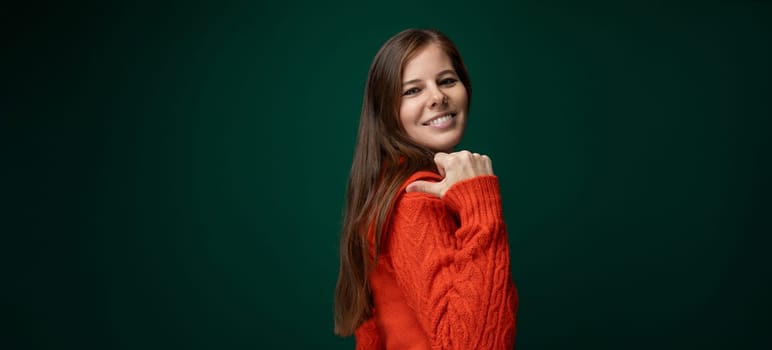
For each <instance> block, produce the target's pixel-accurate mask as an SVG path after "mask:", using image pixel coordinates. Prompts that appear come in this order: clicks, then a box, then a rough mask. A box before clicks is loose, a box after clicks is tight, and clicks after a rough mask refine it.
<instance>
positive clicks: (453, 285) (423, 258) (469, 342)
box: [388, 175, 517, 349]
mask: <svg viewBox="0 0 772 350" xmlns="http://www.w3.org/2000/svg"><path fill="white" fill-rule="evenodd" d="M453 212H457V213H458V219H459V220H458V221H459V222H458V223H457V222H456V219H455V218H454V216H453ZM390 231H391V232H390V234H389V238H388V246H389V248H388V249H389V252H390V254H389V255H390V259H391V262H392V264H393V266H394V271H395V275H396V276H395V277H396V279H397V283H398V284H399V285H400V287H401V289H402V290H403V292H404V293H405V297H406V298H407V300H408V304H409V305H410V306H411V307H412V308H413V310H415V312H416V316H417V318H418V319H419V322H420V324H421V326H422V328H423V330H424V331H425V332H426V334H428V335H429V340H430V343H431V345H432V348H442V349H449V348H453V349H503V348H507V349H511V348H512V347H513V345H514V334H515V312H516V308H517V295H516V291H515V288H514V284H513V283H512V278H511V275H510V266H509V243H508V240H507V233H506V228H505V225H504V221H503V216H502V213H501V199H500V195H499V185H498V179H497V178H496V177H495V176H492V175H485V176H477V177H474V178H471V179H467V180H463V181H460V182H457V183H456V184H454V185H453V186H452V187H450V189H448V190H447V192H446V193H445V195H444V196H442V198H439V197H436V196H432V195H429V194H426V193H421V192H409V193H405V194H403V195H402V197H401V198H400V199H399V201H398V202H397V204H396V207H395V209H394V215H393V219H392V226H391V230H390Z"/></svg>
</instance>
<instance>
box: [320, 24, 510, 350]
mask: <svg viewBox="0 0 772 350" xmlns="http://www.w3.org/2000/svg"><path fill="white" fill-rule="evenodd" d="M470 97H471V85H470V82H469V76H468V74H467V71H466V68H465V66H464V63H463V62H462V60H461V56H460V55H459V53H458V50H457V49H456V47H455V46H454V45H453V43H452V42H451V41H450V39H448V38H447V37H446V36H444V35H443V34H442V33H440V32H437V31H435V30H415V29H408V30H405V31H403V32H401V33H399V34H397V35H396V36H394V37H392V38H391V39H389V40H388V41H387V42H386V43H385V44H384V45H383V47H381V49H380V50H379V51H378V53H377V54H376V56H375V59H374V61H373V63H372V65H371V67H370V72H369V76H368V80H367V84H366V86H365V95H364V101H363V103H362V114H361V117H360V123H359V131H358V136H357V143H356V147H355V152H354V160H353V164H352V166H351V173H350V175H349V184H348V197H347V203H346V210H345V214H344V221H343V231H342V234H341V243H340V272H339V276H338V283H337V287H336V295H335V333H336V334H338V335H340V336H349V335H352V334H355V335H356V340H357V349H429V348H431V349H438V348H441V349H450V348H453V349H511V348H513V346H514V336H515V314H516V311H517V301H518V300H517V293H516V290H515V286H514V284H513V282H512V278H511V274H510V267H509V243H508V241H507V233H506V229H505V226H504V221H503V217H502V211H501V201H500V194H499V186H498V180H497V178H496V177H495V176H494V175H493V170H492V166H491V161H490V159H489V158H488V157H487V156H485V155H480V154H477V153H470V152H467V151H461V152H455V153H451V152H453V148H454V147H455V146H456V145H457V144H458V143H459V142H460V140H461V137H462V136H463V134H464V129H465V128H466V122H467V119H468V110H469V101H470Z"/></svg>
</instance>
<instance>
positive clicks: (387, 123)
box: [335, 29, 472, 336]
mask: <svg viewBox="0 0 772 350" xmlns="http://www.w3.org/2000/svg"><path fill="white" fill-rule="evenodd" d="M429 44H437V45H438V46H439V47H441V48H442V49H443V50H444V51H445V53H446V54H447V55H448V57H449V58H450V61H451V62H452V64H453V69H455V71H456V74H457V75H458V78H459V80H460V81H461V83H463V84H464V87H465V88H466V91H467V95H468V96H469V100H470V101H471V97H472V89H471V84H470V81H469V74H468V73H467V70H466V67H465V66H464V63H463V61H462V60H461V55H460V54H459V52H458V49H457V48H456V46H455V45H454V44H453V42H451V41H450V39H449V38H448V37H446V36H445V35H443V34H442V33H440V32H439V31H436V30H433V29H407V30H404V31H402V32H400V33H398V34H397V35H395V36H393V37H392V38H391V39H389V40H388V41H386V43H385V44H383V46H382V47H381V49H380V50H379V51H378V53H377V54H376V55H375V59H373V63H372V65H371V66H370V72H369V74H368V78H367V83H366V85H365V93H364V98H363V101H362V113H361V115H360V119H359V131H358V133H357V142H356V146H355V148H354V160H353V162H352V164H351V172H350V173H349V180H348V196H347V197H346V207H345V211H344V217H343V229H342V232H341V237H340V271H339V273H338V283H337V286H336V288H335V334H337V335H340V336H349V335H352V334H353V333H354V331H355V330H356V329H357V327H359V325H361V324H362V322H364V321H365V320H367V319H368V318H370V317H371V316H372V311H371V310H372V297H371V294H370V285H369V283H368V281H367V276H368V274H369V273H370V272H371V271H372V269H373V268H374V267H375V259H376V257H377V255H378V250H379V245H380V244H379V243H380V242H381V236H382V234H383V232H384V231H385V230H386V229H385V227H384V225H386V224H387V223H388V221H387V220H388V216H389V212H390V210H391V208H392V206H393V204H394V203H393V202H394V198H395V196H396V194H397V191H398V190H399V188H400V185H401V184H402V183H403V182H404V181H406V180H407V178H408V177H409V176H410V175H411V174H413V173H414V172H416V171H419V170H434V171H436V166H435V164H434V161H433V158H434V151H432V150H430V149H428V148H426V147H422V146H420V145H417V144H415V143H414V142H413V141H411V140H410V138H409V137H408V136H407V134H406V133H405V130H404V128H403V126H402V123H401V122H400V119H399V108H400V104H401V102H402V70H403V69H404V67H405V64H406V63H407V62H408V61H409V60H410V59H411V58H413V57H414V56H415V55H417V54H418V52H419V51H420V50H421V49H423V48H424V47H426V46H427V45H429ZM368 232H370V234H372V236H369V237H368ZM371 242H372V244H371Z"/></svg>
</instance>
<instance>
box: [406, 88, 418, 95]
mask: <svg viewBox="0 0 772 350" xmlns="http://www.w3.org/2000/svg"><path fill="white" fill-rule="evenodd" d="M418 91H420V90H418V88H415V87H414V88H411V89H408V90H407V91H405V92H403V93H402V96H408V95H412V94H417V93H418Z"/></svg>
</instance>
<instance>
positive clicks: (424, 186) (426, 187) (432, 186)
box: [405, 180, 442, 197]
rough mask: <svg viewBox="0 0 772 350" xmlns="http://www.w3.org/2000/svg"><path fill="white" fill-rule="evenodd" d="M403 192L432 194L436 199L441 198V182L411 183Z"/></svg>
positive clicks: (419, 181)
mask: <svg viewBox="0 0 772 350" xmlns="http://www.w3.org/2000/svg"><path fill="white" fill-rule="evenodd" d="M405 191H407V192H424V193H428V194H433V195H435V196H437V197H441V194H442V183H441V182H429V181H421V180H418V181H413V182H412V183H410V184H409V185H407V188H405Z"/></svg>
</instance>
